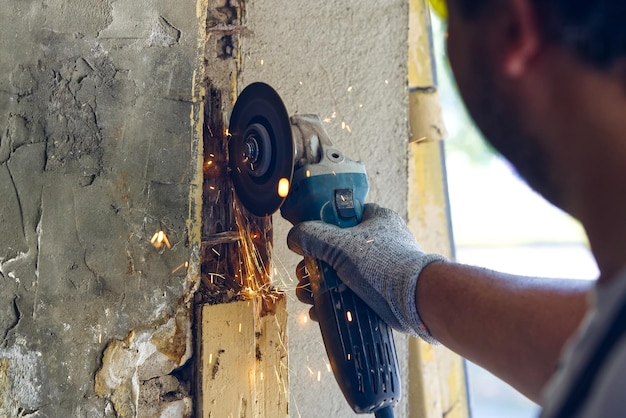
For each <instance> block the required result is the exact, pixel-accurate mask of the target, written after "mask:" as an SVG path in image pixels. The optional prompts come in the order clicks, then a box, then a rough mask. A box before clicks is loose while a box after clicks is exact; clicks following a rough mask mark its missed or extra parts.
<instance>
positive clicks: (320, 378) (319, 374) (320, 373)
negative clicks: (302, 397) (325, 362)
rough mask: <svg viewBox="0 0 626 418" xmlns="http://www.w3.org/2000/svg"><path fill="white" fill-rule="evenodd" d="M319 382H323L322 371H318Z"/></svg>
mask: <svg viewBox="0 0 626 418" xmlns="http://www.w3.org/2000/svg"><path fill="white" fill-rule="evenodd" d="M317 381H318V382H321V381H322V371H321V370H318V371H317Z"/></svg>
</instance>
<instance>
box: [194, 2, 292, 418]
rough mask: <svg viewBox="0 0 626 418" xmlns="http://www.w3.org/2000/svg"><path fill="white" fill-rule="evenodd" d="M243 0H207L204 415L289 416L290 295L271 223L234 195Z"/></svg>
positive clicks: (199, 308) (199, 312) (199, 305)
mask: <svg viewBox="0 0 626 418" xmlns="http://www.w3.org/2000/svg"><path fill="white" fill-rule="evenodd" d="M242 3H243V2H242V1H241V0H230V1H226V0H208V1H207V0H199V1H198V13H199V14H200V15H202V17H203V18H202V20H203V21H204V22H206V27H204V34H203V36H202V39H203V41H204V43H203V46H202V54H201V56H202V60H203V63H204V66H203V74H202V77H201V78H200V79H199V80H197V81H198V83H199V84H200V86H201V87H200V88H199V90H198V91H199V94H200V95H201V96H202V97H201V100H202V106H199V111H198V112H196V113H194V114H193V115H192V117H194V118H197V120H198V121H200V122H199V123H197V125H196V126H198V129H199V131H200V132H201V135H202V147H203V154H204V162H203V167H202V170H203V174H204V176H203V185H202V202H203V205H202V229H201V232H200V234H201V242H202V244H201V251H200V258H201V263H200V264H201V265H200V277H201V283H200V286H199V289H198V291H197V292H196V298H195V303H196V309H195V314H196V321H195V323H196V353H197V359H196V368H197V376H196V393H197V396H196V416H198V417H225V418H226V417H233V418H244V417H245V418H253V417H254V418H256V417H259V418H260V417H285V416H287V415H288V409H287V408H288V399H289V395H288V394H289V391H288V388H289V383H288V382H289V379H288V376H289V373H288V371H287V346H286V344H287V337H286V332H287V303H286V298H285V295H284V294H283V293H280V292H278V291H276V289H274V288H273V286H272V285H271V271H270V270H271V269H270V266H271V263H270V256H271V246H272V222H271V218H270V217H265V218H258V217H255V216H252V215H251V214H250V213H248V212H247V211H246V209H245V208H243V207H242V206H241V205H240V204H239V203H238V202H237V199H236V196H235V193H234V190H233V188H232V184H231V181H230V175H229V171H228V170H229V168H228V159H229V155H228V141H229V139H230V137H229V133H228V120H229V118H230V114H231V111H232V108H233V104H234V101H235V100H236V97H237V92H238V86H237V79H238V72H239V70H240V65H241V57H240V55H239V54H240V52H239V51H240V48H239V42H240V39H239V37H240V35H241V34H242V33H245V32H246V30H247V29H246V27H245V23H244V22H243V4H242Z"/></svg>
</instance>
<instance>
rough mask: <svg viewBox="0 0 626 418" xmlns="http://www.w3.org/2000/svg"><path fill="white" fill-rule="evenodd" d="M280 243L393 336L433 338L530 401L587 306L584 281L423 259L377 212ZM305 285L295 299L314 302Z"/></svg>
mask: <svg viewBox="0 0 626 418" xmlns="http://www.w3.org/2000/svg"><path fill="white" fill-rule="evenodd" d="M287 242H288V244H289V247H290V248H291V249H292V250H294V251H296V252H297V253H298V254H301V255H306V256H310V257H313V258H316V259H319V260H323V261H325V262H327V263H329V264H330V265H331V266H332V267H333V268H334V269H335V271H337V274H338V275H339V277H340V278H341V280H342V281H343V282H344V283H345V284H346V285H347V286H349V287H350V288H351V289H352V290H353V291H354V292H355V293H356V294H357V295H358V296H359V297H361V299H363V300H364V301H365V302H366V303H367V304H368V305H370V306H371V307H372V309H374V310H375V311H376V313H378V315H379V316H380V317H381V318H383V319H384V320H385V322H387V323H388V324H389V325H391V326H392V327H393V328H394V329H395V330H398V331H401V332H405V333H409V334H412V335H416V336H420V337H422V338H423V339H424V340H426V341H430V342H432V341H433V340H434V339H437V340H439V341H440V342H441V343H443V344H444V345H446V346H447V347H449V348H450V349H452V350H453V351H455V352H457V353H459V354H460V355H462V356H464V357H466V358H468V359H469V360H472V361H474V362H476V363H477V364H479V365H481V366H483V367H485V368H486V369H488V370H490V371H491V372H493V373H494V374H496V375H498V376H500V377H501V378H502V379H504V380H505V381H507V382H508V383H510V384H511V385H513V386H514V387H516V388H517V389H518V390H520V391H521V392H522V393H524V394H525V395H526V396H528V397H529V398H531V399H533V400H535V401H538V400H539V394H540V392H541V389H542V387H543V385H544V384H545V382H546V381H547V379H548V378H549V377H550V376H551V375H552V373H553V372H554V369H555V366H556V362H557V359H558V357H559V353H560V352H561V349H562V347H563V344H564V342H565V341H566V340H567V338H569V336H570V335H572V333H573V332H574V330H575V329H576V327H577V326H578V324H579V323H580V321H581V319H582V317H583V315H584V313H585V311H586V308H587V305H586V296H585V295H586V292H587V290H588V289H589V287H590V285H591V283H590V282H581V281H574V280H571V281H570V280H552V279H538V278H528V277H519V276H512V275H507V274H502V273H496V272H493V271H490V270H486V269H479V268H475V267H469V266H463V265H460V264H455V263H450V262H447V261H445V258H444V257H442V256H440V255H437V254H428V253H425V252H424V251H423V250H422V248H421V247H420V246H419V244H418V243H417V242H416V241H415V238H414V237H413V235H412V234H411V232H410V231H409V230H408V229H407V227H406V225H405V223H404V221H403V220H402V219H401V218H400V216H399V215H398V214H397V213H395V212H393V211H391V210H389V209H385V208H381V207H379V206H377V205H371V204H368V205H365V211H364V213H363V219H362V222H361V223H360V224H359V225H357V226H355V227H352V228H345V229H342V228H339V227H336V226H334V225H329V224H325V223H323V222H304V223H302V224H299V225H297V226H295V227H294V228H293V229H292V230H291V231H290V232H289V236H288V238H287ZM529 262H530V263H532V260H529ZM299 277H300V278H303V279H304V275H299ZM304 281H306V279H304ZM304 284H305V283H302V285H303V286H302V287H301V288H300V289H299V291H298V297H299V298H300V299H301V300H302V301H304V302H307V301H308V302H312V298H311V297H310V295H309V296H308V297H307V295H306V294H307V292H308V290H307V289H308V288H307V287H305V286H304ZM433 337H434V338H433Z"/></svg>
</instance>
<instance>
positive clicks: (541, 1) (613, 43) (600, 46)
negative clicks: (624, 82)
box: [450, 0, 626, 69]
mask: <svg viewBox="0 0 626 418" xmlns="http://www.w3.org/2000/svg"><path fill="white" fill-rule="evenodd" d="M450 1H451V2H454V3H456V5H457V6H458V8H459V11H460V12H461V14H462V15H463V16H464V17H465V18H468V19H472V18H475V17H476V16H478V15H479V14H481V13H484V12H485V11H486V10H487V9H488V8H489V7H491V6H493V4H494V3H497V2H500V1H502V0H450ZM529 1H530V3H532V5H533V6H534V8H535V10H536V13H537V18H538V23H539V28H540V29H541V31H542V34H543V35H544V36H545V37H546V40H549V41H551V42H556V43H560V44H561V45H563V46H566V47H568V48H571V50H572V51H574V52H575V53H577V54H578V55H579V56H580V58H582V59H583V60H585V61H586V62H588V63H589V64H591V65H593V66H595V67H597V68H599V69H606V68H608V67H609V66H611V65H612V64H613V63H614V62H615V61H616V60H618V59H620V58H623V57H625V56H626V25H625V24H624V23H625V21H624V19H625V18H626V2H624V1H622V0H529Z"/></svg>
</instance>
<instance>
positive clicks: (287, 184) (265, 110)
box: [228, 83, 401, 417]
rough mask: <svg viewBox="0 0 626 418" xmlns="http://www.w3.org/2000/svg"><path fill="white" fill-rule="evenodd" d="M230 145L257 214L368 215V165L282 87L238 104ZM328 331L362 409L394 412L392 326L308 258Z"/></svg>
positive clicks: (331, 352)
mask: <svg viewBox="0 0 626 418" xmlns="http://www.w3.org/2000/svg"><path fill="white" fill-rule="evenodd" d="M229 132H230V134H231V138H230V141H229V144H228V149H229V164H230V173H231V178H232V181H233V184H234V188H235V192H236V195H237V197H238V199H239V200H240V201H241V203H242V204H243V205H244V206H245V207H246V209H247V210H248V211H250V212H251V213H252V214H253V215H256V216H260V217H264V216H268V215H271V214H272V213H274V212H275V211H276V210H278V209H279V208H280V209H281V214H282V216H283V217H284V218H285V219H287V220H288V221H289V222H291V223H292V224H294V225H295V224H297V223H300V222H303V221H312V220H321V221H324V222H328V223H331V224H334V225H338V226H340V227H342V228H348V227H352V226H355V225H357V224H358V223H359V222H360V221H361V216H362V214H363V205H364V200H365V196H366V195H367V192H368V190H369V185H368V182H367V175H366V173H365V167H364V166H363V164H362V163H361V162H358V161H353V160H350V159H349V158H347V157H346V156H345V155H344V154H343V153H342V152H341V151H339V150H338V149H337V148H335V147H334V146H333V144H332V142H331V141H330V139H329V138H328V135H327V133H326V131H325V130H324V127H323V126H322V122H321V120H320V118H319V117H318V116H317V115H294V116H291V117H289V115H288V113H287V110H286V109H285V105H284V104H283V102H282V100H281V99H280V96H279V95H278V93H277V92H276V91H275V90H274V89H272V88H271V87H270V86H269V85H267V84H264V83H254V84H251V85H249V86H248V87H246V88H245V89H244V90H243V91H242V92H241V94H240V95H239V97H238V99H237V102H236V103H235V107H234V109H233V112H232V115H231V118H230V125H229ZM305 262H306V267H307V270H308V272H309V274H310V281H311V290H312V292H313V299H314V302H315V309H316V313H317V316H318V322H319V326H320V330H321V332H322V338H323V340H324V345H325V347H326V353H327V355H328V359H329V362H330V365H331V367H332V370H333V373H334V375H335V379H336V380H337V383H338V384H339V387H340V388H341V390H342V392H343V394H344V396H345V398H346V400H347V401H348V403H349V404H350V406H351V407H352V409H353V410H354V411H355V412H356V413H374V414H375V416H376V417H393V407H394V406H395V405H396V404H397V402H398V400H399V399H400V396H401V388H400V374H399V368H398V358H397V354H396V348H395V343H394V340H393V334H392V331H391V328H390V327H389V326H388V325H387V324H386V323H385V322H384V321H383V320H382V319H381V318H380V317H379V316H378V315H377V314H376V313H375V312H374V311H373V310H372V309H371V308H370V307H369V306H368V305H367V304H366V303H365V302H363V300H361V299H360V298H359V297H358V296H357V295H356V294H355V293H354V292H352V290H350V289H349V288H348V287H347V286H346V285H345V284H343V283H342V281H341V280H340V279H339V277H338V276H337V274H336V272H335V271H334V270H333V269H332V267H331V266H330V265H328V264H327V263H325V262H322V261H319V260H314V259H308V258H307V259H306V260H305Z"/></svg>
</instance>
